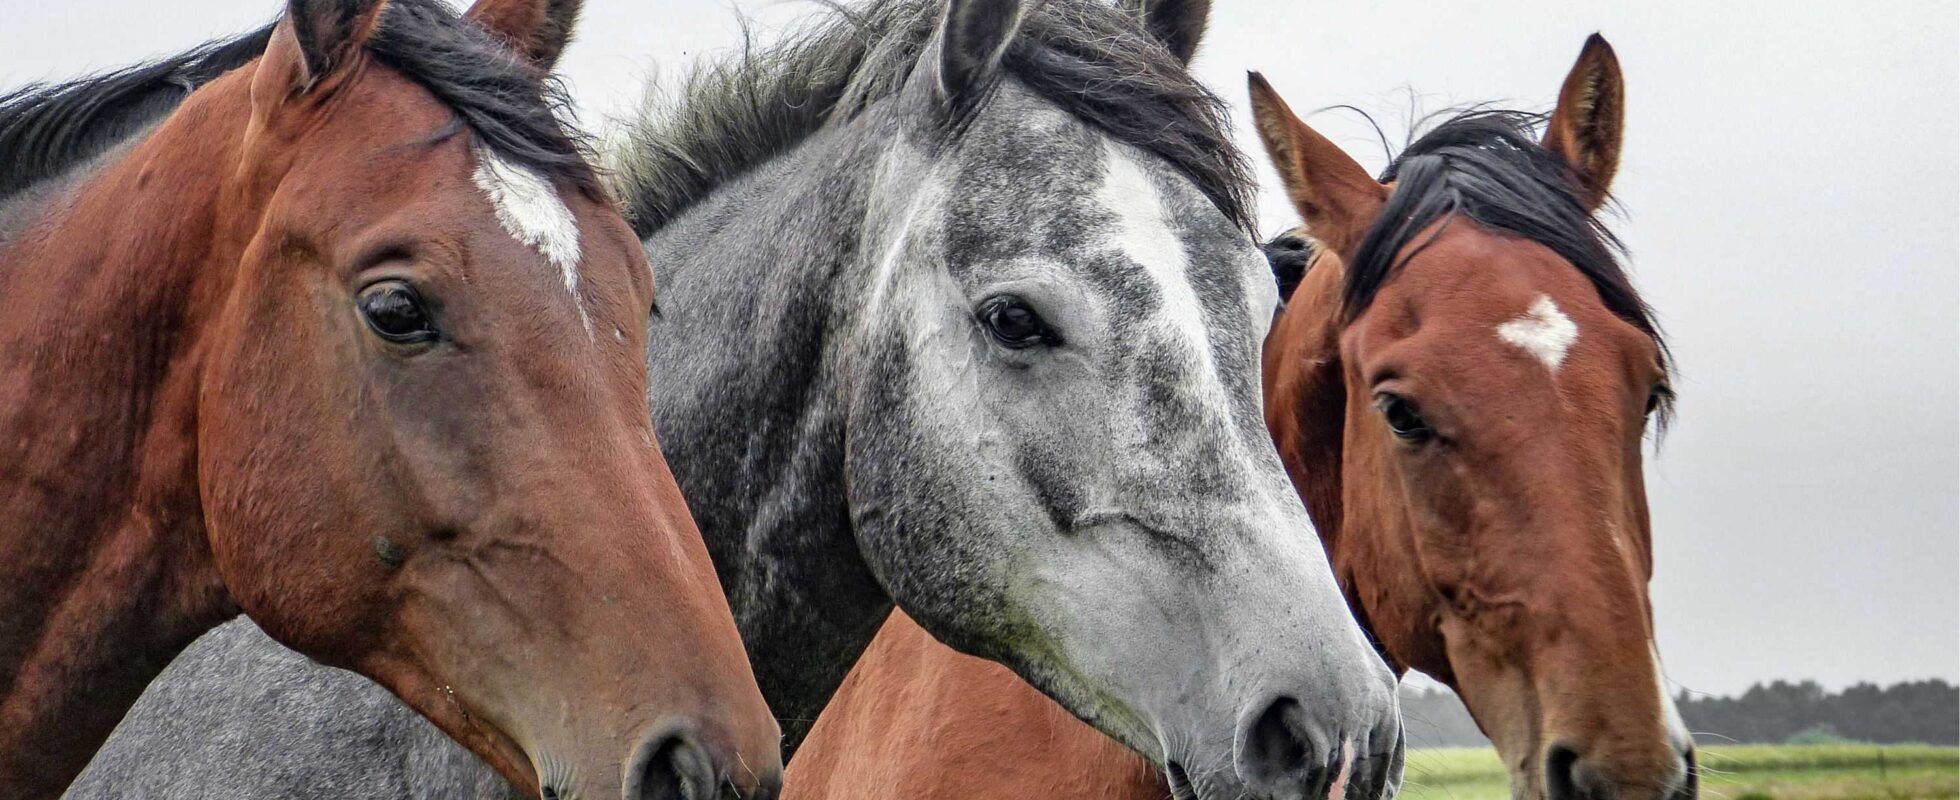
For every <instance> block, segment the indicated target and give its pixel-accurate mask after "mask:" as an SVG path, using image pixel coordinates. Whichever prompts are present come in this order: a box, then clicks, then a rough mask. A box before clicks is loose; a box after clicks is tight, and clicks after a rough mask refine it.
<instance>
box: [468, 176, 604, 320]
mask: <svg viewBox="0 0 1960 800" xmlns="http://www.w3.org/2000/svg"><path fill="white" fill-rule="evenodd" d="M470 177H471V179H472V180H474V181H475V182H476V188H478V189H481V190H482V191H483V194H484V196H486V197H488V198H490V205H491V207H492V208H495V209H496V210H497V222H499V223H501V224H502V225H503V226H504V230H505V231H506V232H508V233H509V234H510V235H511V238H514V239H516V240H517V241H519V242H522V243H523V244H525V245H527V246H529V247H532V248H536V249H537V251H538V252H539V253H542V254H544V258H545V260H546V261H549V262H551V265H552V266H554V267H557V268H558V272H559V273H560V275H562V276H563V277H564V279H565V291H567V292H570V293H571V295H572V305H573V306H574V307H575V308H577V309H578V318H579V321H580V322H582V323H584V324H585V332H586V333H588V334H590V333H591V332H592V320H591V319H590V318H589V317H587V316H586V314H585V301H584V298H582V297H580V296H579V291H578V264H579V249H578V220H576V219H574V218H573V217H572V210H571V209H570V208H567V207H566V206H565V201H564V200H562V199H560V198H559V197H558V189H557V188H556V187H554V186H552V185H551V182H550V181H547V180H545V179H544V176H541V175H539V174H538V173H536V172H534V171H532V170H531V169H529V168H527V167H523V166H519V165H517V164H512V163H510V162H509V161H505V160H504V159H503V157H502V156H499V155H497V154H496V153H495V152H494V151H492V150H490V149H489V148H486V147H478V148H476V172H475V173H474V174H472V175H471V176H470Z"/></svg>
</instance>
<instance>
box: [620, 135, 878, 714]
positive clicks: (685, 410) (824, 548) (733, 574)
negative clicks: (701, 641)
mask: <svg viewBox="0 0 1960 800" xmlns="http://www.w3.org/2000/svg"><path fill="white" fill-rule="evenodd" d="M874 119H875V115H867V116H866V117H864V118H860V120H859V121H856V122H853V123H852V124H850V125H845V126H839V127H838V128H833V129H831V130H828V131H825V132H822V133H819V134H818V135H816V136H813V137H812V138H811V139H810V140H808V141H806V142H804V143H802V144H801V145H800V146H799V147H797V148H796V149H794V150H792V151H791V152H789V153H786V154H784V155H783V156H780V157H778V158H776V159H774V160H773V161H771V162H769V163H767V164H764V165H762V166H760V167H758V168H756V169H755V170H753V171H751V172H750V173H748V174H747V175H745V176H743V177H741V178H739V179H736V180H733V181H730V182H729V183H728V184H726V185H724V186H723V187H721V188H720V189H719V190H718V191H716V192H715V193H714V194H713V195H711V196H710V197H708V198H707V199H705V200H704V201H702V202H701V203H700V204H698V205H696V206H695V207H694V208H693V209H691V210H690V211H689V212H688V213H687V214H685V215H684V216H683V217H681V218H680V219H678V220H676V221H675V222H674V223H673V224H671V225H668V226H666V227H665V228H663V229H661V230H659V231H657V232H655V233H654V234H653V235H651V236H649V237H648V238H647V239H646V241H645V244H646V252H647V256H648V258H649V260H650V261H651V262H652V263H653V265H654V270H655V273H656V285H657V286H658V287H659V312H658V313H657V314H656V316H655V317H654V318H653V319H652V321H651V323H650V326H649V331H650V335H649V336H648V353H647V359H648V364H649V366H650V368H651V369H650V373H651V385H652V388H651V389H650V393H649V394H650V398H651V402H652V407H653V417H654V427H655V429H656V430H658V431H659V432H660V437H661V440H662V446H663V449H664V450H665V453H666V456H667V459H668V462H669V463H670V464H671V465H672V466H673V468H674V472H675V474H676V475H677V476H678V478H679V480H680V484H681V489H682V491H683V494H684V495H685V496H686V497H687V498H688V503H689V506H690V509H691V510H692V511H693V513H694V517H695V520H696V521H697V523H698V524H699V525H700V528H701V532H702V535H703V536H704V537H705V539H706V540H707V544H708V549H709V552H710V553H711V554H712V556H713V558H714V561H715V567H716V570H717V572H718V573H719V574H720V578H721V582H722V586H723V588H724V589H725V590H726V591H727V593H728V599H729V604H730V606H731V607H732V608H733V610H734V612H735V619H736V622H737V624H738V625H739V627H740V628H741V631H742V636H743V639H744V640H745V641H746V642H747V645H748V649H749V656H750V661H751V663H752V664H753V665H754V667H755V671H756V677H757V678H758V679H759V680H760V682H761V685H762V691H763V695H764V696H765V697H766V698H767V699H768V701H769V705H770V707H771V708H773V709H774V710H775V712H776V714H777V716H779V717H780V718H782V725H783V733H784V737H785V746H786V747H788V748H790V749H792V750H793V749H794V747H795V745H796V744H797V743H798V742H800V741H801V739H802V738H803V735H804V734H805V733H806V732H807V731H808V729H809V726H810V725H811V724H812V723H813V722H814V721H815V718H816V715H817V712H819V711H820V710H822V708H823V706H824V704H825V703H826V702H828V701H829V699H830V696H831V694H832V693H833V692H834V691H835V690H836V688H837V685H838V684H839V683H840V682H841V681H842V680H843V678H844V675H845V673H846V672H848V671H849V669H850V667H851V665H852V664H853V663H854V662H855V661H856V660H857V657H858V655H859V653H861V652H862V651H863V649H864V648H865V646H866V645H868V644H869V642H870V640H871V637H872V635H873V634H874V633H875V632H876V631H877V628H878V625H879V624H881V623H882V622H883V621H884V618H885V616H886V615H887V614H888V613H889V612H890V610H891V607H892V601H891V599H890V597H889V596H888V595H887V594H886V592H885V590H884V588H883V587H882V586H881V585H880V584H879V583H878V582H877V580H876V579H875V578H874V577H873V575H872V573H871V571H870V569H869V568H868V567H867V566H866V564H865V562H864V560H863V558H862V557H861V556H860V555H859V551H858V546H857V543H856V540H855V538H854V536H853V531H852V523H851V519H852V510H851V509H850V507H849V504H848V501H847V498H846V475H845V471H844V417H845V414H846V410H847V407H848V393H849V388H848V386H847V385H846V380H845V379H844V377H843V374H844V369H843V368H842V366H841V361H842V353H843V350H844V349H845V348H846V347H847V342H846V337H844V336H843V335H842V331H844V330H848V327H849V321H848V319H847V318H848V317H849V315H850V313H851V309H850V305H851V298H853V297H856V296H859V295H858V290H859V289H860V286H861V282H862V280H863V279H862V277H861V276H862V270H861V269H859V266H860V265H861V262H862V261H863V260H864V259H863V257H862V255H861V250H862V248H861V241H860V239H861V232H862V231H863V229H864V217H865V209H866V207H867V197H866V196H867V194H868V191H869V190H868V188H867V185H866V183H865V181H864V179H863V176H865V175H866V174H868V173H869V172H871V171H872V167H871V164H872V163H874V162H875V161H876V160H877V158H878V151H879V150H880V149H881V147H880V146H879V144H880V143H889V142H890V141H891V139H892V136H893V135H894V134H892V133H890V132H884V135H878V134H877V133H875V132H869V131H865V130H862V128H864V127H866V126H868V125H875V124H876V123H875V122H874V121H873V120H874Z"/></svg>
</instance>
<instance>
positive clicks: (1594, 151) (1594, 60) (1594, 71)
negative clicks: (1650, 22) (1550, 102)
mask: <svg viewBox="0 0 1960 800" xmlns="http://www.w3.org/2000/svg"><path fill="white" fill-rule="evenodd" d="M1625 117H1626V85H1625V83H1624V82H1623V80H1622V79H1621V77H1620V59H1619V57H1617V56H1615V55H1614V54H1613V46H1612V45H1610V44H1607V43H1606V39H1605V38H1603V37H1601V36H1600V35H1599V34H1597V33H1595V34H1593V35H1592V36H1590V37H1588V38H1587V39H1586V46H1585V49H1583V50H1580V51H1579V62H1578V63H1576V64H1573V65H1572V72H1571V73H1570V74H1568V75H1566V76H1565V86H1564V87H1563V88H1560V89H1559V92H1558V108H1557V109H1556V110H1554V111H1553V112H1552V121H1551V123H1550V124H1549V125H1547V126H1546V127H1545V148H1546V149H1548V150H1550V151H1552V152H1554V153H1557V154H1558V156H1559V157H1560V158H1563V159H1565V163H1566V164H1569V165H1571V167H1572V174H1573V178H1574V179H1575V180H1577V181H1578V183H1579V199H1580V201H1581V202H1584V203H1585V204H1586V207H1587V208H1588V209H1589V210H1593V211H1597V210H1599V207H1600V206H1601V205H1604V204H1605V203H1606V196H1607V191H1608V190H1609V189H1610V188H1611V187H1612V185H1613V173H1614V172H1617V171H1618V170H1619V168H1620V135H1621V130H1622V128H1623V126H1624V125H1625Z"/></svg>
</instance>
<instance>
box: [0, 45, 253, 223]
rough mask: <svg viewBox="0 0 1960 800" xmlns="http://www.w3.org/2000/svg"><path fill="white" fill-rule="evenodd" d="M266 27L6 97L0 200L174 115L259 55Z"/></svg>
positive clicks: (0, 135)
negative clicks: (183, 104) (194, 96)
mask: <svg viewBox="0 0 1960 800" xmlns="http://www.w3.org/2000/svg"><path fill="white" fill-rule="evenodd" d="M271 36H272V26H271V25H267V26H265V27H262V28H259V29H258V30H255V31H252V32H251V33H247V34H245V35H243V36H238V37H234V38H231V39H225V40H220V41H216V42H209V43H206V44H203V45H199V46H198V47H196V48H194V49H192V50H189V51H187V52H184V53H181V54H179V55H175V56H171V57H169V58H165V59H161V60H158V61H152V62H149V63H147V64H138V65H136V66H133V67H126V68H124V69H120V70H116V71H114V72H109V73H104V74H101V75H95V76H91V77H87V78H83V79H81V80H77V81H73V82H70V83H62V84H54V85H49V84H40V83H36V84H29V85H27V86H25V87H22V88H21V89H19V90H17V91H14V92H11V93H9V94H5V95H0V198H6V197H9V196H12V195H13V194H14V193H16V192H19V191H21V190H22V189H26V188H27V187H29V186H32V185H34V184H36V183H40V182H41V181H44V180H47V179H49V178H52V177H54V176H56V175H60V174H61V173H63V172H65V171H67V170H68V169H70V168H72V167H73V166H75V165H76V164H78V163H81V162H83V161H86V160H88V159H91V158H94V157H95V156H97V155H99V154H101V153H102V152H103V151H105V150H108V149H109V148H111V147H114V146H115V145H116V144H117V143H118V142H121V141H122V140H123V139H125V138H128V137H129V136H130V135H131V134H133V133H135V132H136V131H138V130H141V129H142V128H144V127H146V126H148V125H149V124H150V123H153V122H155V121H157V120H158V119H161V118H163V117H164V116H165V115H167V114H169V113H170V111H171V110H172V109H175V108H176V107H177V104H178V103H180V102H183V100H184V98H185V97H186V96H188V95H189V94H190V93H191V92H192V91H193V90H195V89H197V87H199V86H203V85H204V84H205V83H206V82H208V81H210V80H211V79H212V78H216V77H218V76H219V75H223V74H224V73H226V72H229V71H231V70H233V69H237V68H238V67H240V66H243V65H244V64H245V63H247V62H249V61H251V60H252V59H255V58H258V57H259V54H260V53H262V52H264V51H265V43H266V40H268V39H270V38H271Z"/></svg>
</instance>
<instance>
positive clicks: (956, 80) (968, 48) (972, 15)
mask: <svg viewBox="0 0 1960 800" xmlns="http://www.w3.org/2000/svg"><path fill="white" fill-rule="evenodd" d="M1020 26H1021V0H947V3H946V18H945V19H944V20H943V21H941V23H940V26H939V93H940V97H941V98H943V99H944V100H946V101H947V103H948V104H949V105H953V106H959V105H961V104H963V103H964V102H965V101H966V100H968V99H970V98H972V97H974V96H976V95H977V94H978V93H979V92H980V91H982V90H984V89H986V88H987V86H988V85H989V84H990V83H992V81H993V78H994V72H995V70H996V69H998V68H999V66H1000V57H1001V54H1002V53H1004V52H1006V51H1007V44H1008V42H1011V41H1013V40H1014V32H1015V31H1016V30H1017V29H1019V28H1020Z"/></svg>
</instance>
